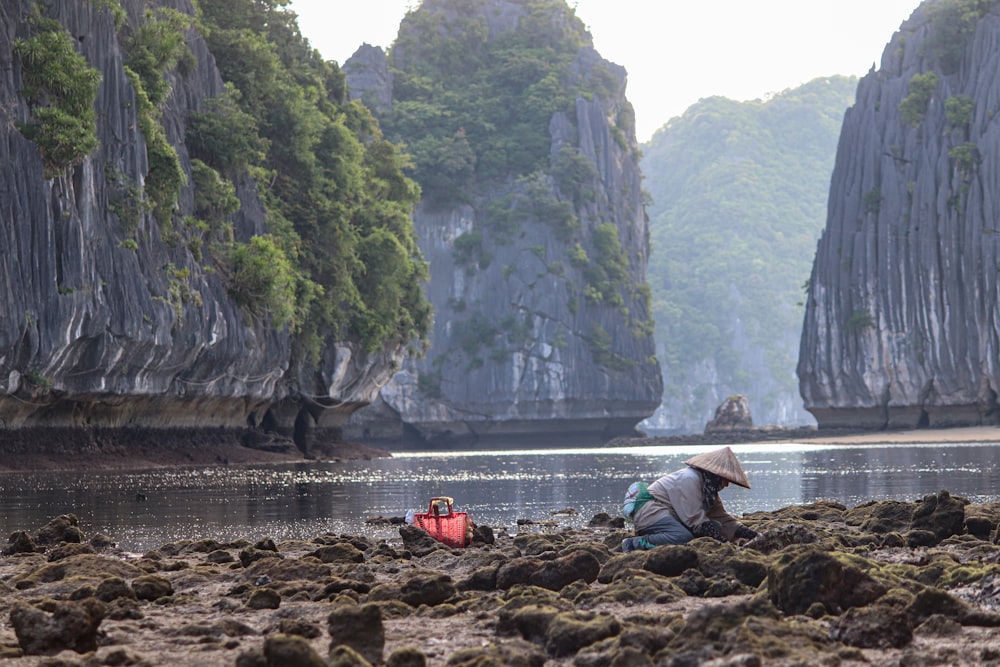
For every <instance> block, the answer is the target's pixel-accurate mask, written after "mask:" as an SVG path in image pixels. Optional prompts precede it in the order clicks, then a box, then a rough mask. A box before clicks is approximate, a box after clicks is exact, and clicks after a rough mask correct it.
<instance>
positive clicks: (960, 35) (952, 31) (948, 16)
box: [925, 0, 997, 74]
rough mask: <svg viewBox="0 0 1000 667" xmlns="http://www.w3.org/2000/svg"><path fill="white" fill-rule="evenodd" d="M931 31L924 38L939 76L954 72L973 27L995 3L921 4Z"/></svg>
mask: <svg viewBox="0 0 1000 667" xmlns="http://www.w3.org/2000/svg"><path fill="white" fill-rule="evenodd" d="M925 4H926V5H927V10H926V11H927V14H928V16H929V17H930V23H931V30H930V35H929V36H928V39H927V45H928V49H929V51H930V54H931V55H932V56H933V57H934V58H935V59H937V61H938V62H939V63H940V66H941V72H942V73H943V74H953V73H954V72H957V71H958V68H959V66H960V65H961V63H962V58H963V56H964V55H965V49H966V47H967V46H968V44H969V39H970V38H971V37H972V33H973V31H974V30H975V29H976V24H977V23H978V22H979V19H980V18H982V17H983V16H984V15H985V14H986V12H988V11H989V10H990V8H991V7H993V5H995V4H997V0H935V1H934V2H928V3H925Z"/></svg>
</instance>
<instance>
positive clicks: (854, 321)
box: [844, 310, 875, 333]
mask: <svg viewBox="0 0 1000 667" xmlns="http://www.w3.org/2000/svg"><path fill="white" fill-rule="evenodd" d="M874 328H875V321H874V320H873V319H872V314H871V313H869V312H868V311H867V310H855V311H854V312H853V313H851V316H850V317H848V318H847V321H846V322H845V323H844V330H845V331H847V332H848V333H859V332H861V331H864V330H865V329H874Z"/></svg>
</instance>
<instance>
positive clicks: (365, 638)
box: [326, 604, 385, 665]
mask: <svg viewBox="0 0 1000 667" xmlns="http://www.w3.org/2000/svg"><path fill="white" fill-rule="evenodd" d="M326 622H327V631H328V632H329V633H330V653H331V655H332V654H333V652H334V651H335V650H336V649H337V648H338V647H341V646H346V647H348V648H350V649H353V650H354V651H357V652H358V653H359V654H360V655H361V656H362V657H363V658H364V659H365V660H367V661H368V662H370V663H372V664H374V665H377V664H379V663H381V662H382V651H383V649H384V648H385V627H384V626H383V624H382V610H381V608H380V607H379V606H378V605H377V604H363V605H353V604H343V605H339V606H337V607H336V608H335V609H334V610H333V611H331V612H330V614H329V615H328V616H327V619H326Z"/></svg>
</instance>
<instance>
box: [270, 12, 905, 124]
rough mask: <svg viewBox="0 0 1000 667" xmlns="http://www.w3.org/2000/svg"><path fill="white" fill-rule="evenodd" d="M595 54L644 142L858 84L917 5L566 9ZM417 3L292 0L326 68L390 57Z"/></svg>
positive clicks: (877, 60)
mask: <svg viewBox="0 0 1000 667" xmlns="http://www.w3.org/2000/svg"><path fill="white" fill-rule="evenodd" d="M567 2H568V4H569V6H570V7H573V8H574V9H575V10H576V15H577V16H578V17H580V19H581V20H582V21H583V22H584V24H585V25H586V26H587V29H588V30H589V31H590V34H591V35H592V36H593V39H594V47H595V48H596V49H597V51H598V52H599V53H600V54H601V56H602V57H604V58H605V59H606V60H609V61H611V62H613V63H617V64H618V65H621V66H623V67H624V68H625V69H626V70H627V71H628V86H627V88H626V91H625V94H626V97H628V99H629V101H630V102H631V103H632V106H633V107H634V109H635V115H636V135H637V137H638V139H639V141H640V142H646V141H648V140H649V139H650V137H652V135H653V133H654V132H655V131H656V130H657V129H659V128H660V127H662V126H663V125H665V124H666V123H667V122H668V121H669V120H670V119H671V118H673V117H675V116H679V115H681V114H683V113H684V111H685V110H686V109H687V108H688V107H690V106H691V105H692V104H694V103H695V102H697V101H698V100H699V99H702V98H705V97H711V96H713V95H721V96H724V97H728V98H730V99H734V100H740V101H743V100H754V99H766V98H767V97H769V96H770V95H773V94H775V93H780V92H781V91H783V90H787V89H788V88H794V87H796V86H799V85H801V84H803V83H806V82H807V81H810V80H812V79H815V78H816V77H821V76H832V75H835V74H845V75H852V74H853V75H855V76H858V77H861V76H864V75H865V74H866V73H867V72H868V71H869V70H870V69H871V67H872V66H873V65H874V66H875V68H876V69H877V68H878V66H879V64H880V63H881V60H882V51H883V49H884V48H885V45H886V44H887V43H888V42H889V40H890V39H891V37H892V35H893V33H894V32H896V30H898V29H899V25H900V24H901V23H902V22H903V21H905V20H906V19H907V18H908V17H909V16H910V14H911V13H912V12H913V10H914V9H916V7H917V6H918V5H919V4H920V0H712V1H711V2H708V1H706V0H567ZM419 4H420V2H419V0H364V2H357V1H356V0H350V1H347V0H292V2H291V4H290V6H289V7H290V9H291V10H292V11H294V12H295V13H296V14H298V16H299V28H300V29H301V30H302V34H303V35H304V36H305V37H306V38H307V39H308V40H309V42H310V43H311V44H312V46H313V48H315V49H317V50H318V51H319V52H320V54H322V56H323V58H325V59H326V60H335V61H337V62H338V63H341V64H342V63H344V62H345V61H346V60H347V59H348V58H350V57H351V55H352V54H353V53H354V52H355V50H357V48H358V47H359V46H361V44H364V43H367V44H372V45H374V46H381V47H383V48H388V47H389V46H390V45H391V44H392V41H393V40H394V39H395V37H396V32H397V30H398V28H399V23H400V21H402V19H403V17H404V16H405V15H406V12H407V11H408V10H410V9H415V8H416V7H418V6H419Z"/></svg>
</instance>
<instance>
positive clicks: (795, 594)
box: [767, 550, 887, 614]
mask: <svg viewBox="0 0 1000 667" xmlns="http://www.w3.org/2000/svg"><path fill="white" fill-rule="evenodd" d="M886 590H887V587H886V586H885V585H884V584H882V583H879V582H878V581H876V580H875V579H873V578H872V577H871V576H869V575H868V574H866V573H865V572H864V571H862V570H861V569H860V568H858V567H854V566H853V565H845V564H844V562H842V561H841V560H840V559H838V558H837V557H835V556H834V555H832V554H830V553H827V552H823V551H817V550H805V551H804V552H801V553H797V554H789V555H788V557H787V558H786V559H779V561H778V562H777V563H776V564H775V565H774V566H773V567H772V568H771V570H770V571H769V572H768V577H767V592H768V598H769V600H770V601H771V602H772V603H773V604H774V605H775V606H776V607H777V608H778V609H780V610H782V611H784V612H785V613H787V614H804V613H805V612H806V611H807V610H808V609H809V607H810V605H812V604H813V603H814V602H821V603H823V604H824V605H825V606H826V608H827V609H828V610H830V612H831V613H834V614H838V613H840V612H841V611H842V610H844V609H847V608H849V607H858V606H863V605H866V604H869V603H871V602H873V601H875V600H877V599H878V598H879V597H881V596H882V595H883V594H884V593H885V592H886Z"/></svg>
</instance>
